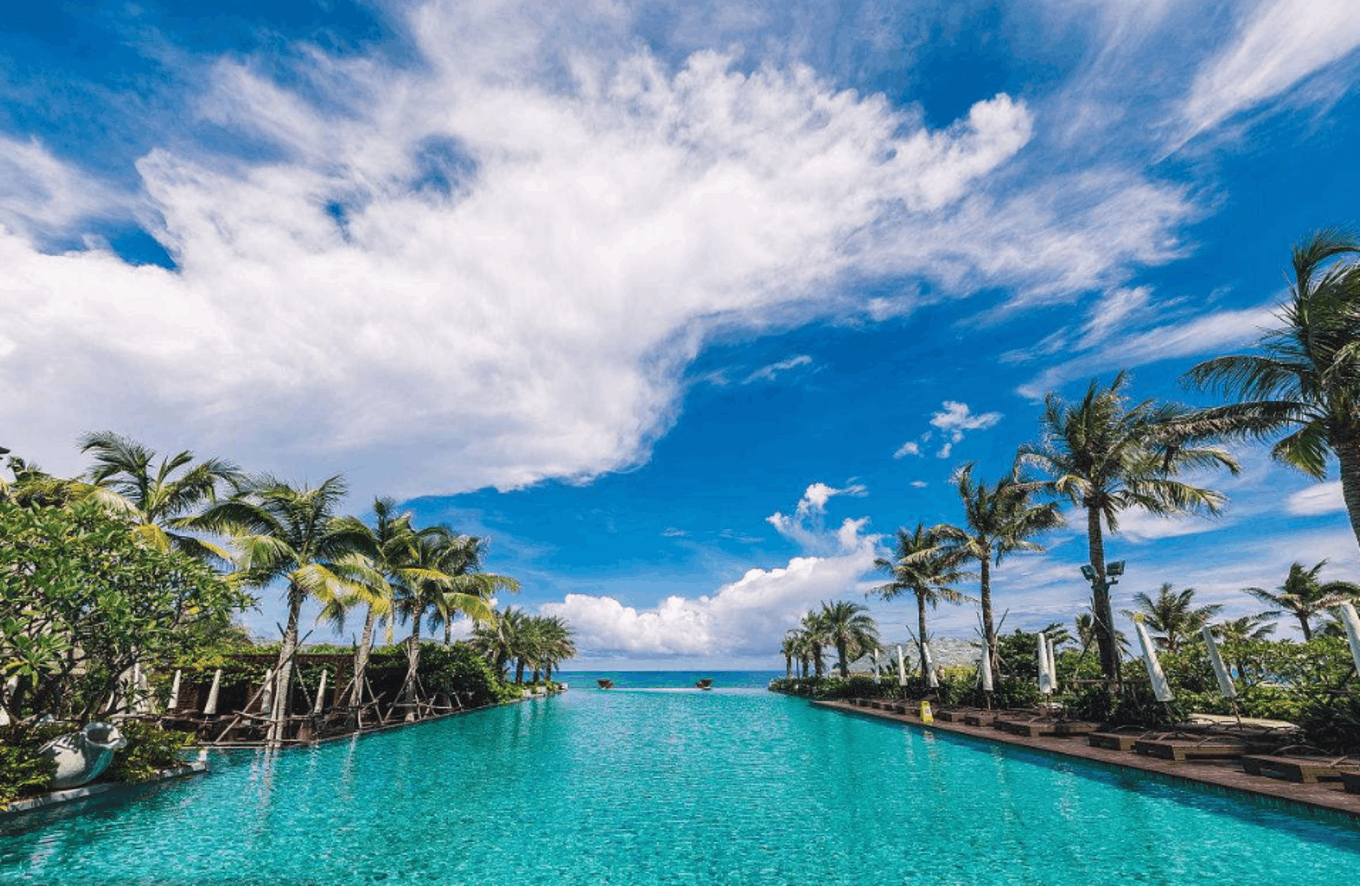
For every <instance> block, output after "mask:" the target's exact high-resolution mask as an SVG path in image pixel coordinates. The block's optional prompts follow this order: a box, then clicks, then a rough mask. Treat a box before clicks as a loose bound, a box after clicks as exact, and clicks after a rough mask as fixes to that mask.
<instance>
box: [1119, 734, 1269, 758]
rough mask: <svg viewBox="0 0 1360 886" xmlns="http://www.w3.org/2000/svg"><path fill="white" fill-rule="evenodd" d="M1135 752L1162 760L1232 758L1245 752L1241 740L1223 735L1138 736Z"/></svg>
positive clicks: (1238, 756) (1245, 748)
mask: <svg viewBox="0 0 1360 886" xmlns="http://www.w3.org/2000/svg"><path fill="white" fill-rule="evenodd" d="M1133 750H1134V752H1135V753H1139V754H1145V755H1147V756H1149V757H1160V758H1162V759H1164V760H1174V761H1176V762H1178V763H1179V762H1185V761H1187V760H1233V759H1237V758H1240V757H1241V756H1242V755H1244V754H1245V753H1246V752H1247V746H1246V745H1245V744H1243V743H1242V742H1241V741H1238V740H1236V739H1232V738H1225V737H1223V736H1217V735H1210V736H1205V737H1204V738H1200V739H1194V738H1140V739H1139V740H1137V741H1135V742H1134V743H1133Z"/></svg>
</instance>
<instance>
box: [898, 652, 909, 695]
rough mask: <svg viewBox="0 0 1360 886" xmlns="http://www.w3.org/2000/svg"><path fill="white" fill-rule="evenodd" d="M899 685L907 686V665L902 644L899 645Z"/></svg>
mask: <svg viewBox="0 0 1360 886" xmlns="http://www.w3.org/2000/svg"><path fill="white" fill-rule="evenodd" d="M897 685H898V686H903V687H905V686H906V685H907V663H906V661H904V660H903V658H902V644H901V643H898V644H897Z"/></svg>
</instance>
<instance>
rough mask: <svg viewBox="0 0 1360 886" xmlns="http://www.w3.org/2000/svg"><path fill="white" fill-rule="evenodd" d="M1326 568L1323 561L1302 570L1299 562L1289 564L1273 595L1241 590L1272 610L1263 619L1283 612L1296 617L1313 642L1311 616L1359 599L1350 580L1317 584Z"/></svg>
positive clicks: (1357, 588) (1357, 587)
mask: <svg viewBox="0 0 1360 886" xmlns="http://www.w3.org/2000/svg"><path fill="white" fill-rule="evenodd" d="M1326 565H1327V561H1326V560H1322V561H1320V562H1319V563H1317V564H1316V565H1314V566H1313V568H1312V569H1304V568H1303V564H1302V563H1297V562H1296V563H1292V564H1290V566H1289V574H1288V575H1287V576H1285V580H1284V584H1282V585H1280V586H1279V587H1278V588H1276V589H1275V592H1274V593H1272V592H1270V591H1267V590H1264V589H1262V588H1244V589H1243V590H1245V591H1246V592H1247V593H1248V594H1251V595H1252V596H1253V597H1255V598H1256V599H1258V600H1260V601H1261V602H1263V603H1266V604H1267V605H1269V606H1274V607H1275V610H1274V611H1272V612H1266V613H1262V617H1263V618H1279V617H1280V616H1281V615H1284V614H1285V613H1288V614H1289V615H1292V616H1294V618H1297V619H1298V620H1299V627H1300V628H1301V629H1302V630H1303V639H1304V641H1305V642H1306V641H1308V640H1311V639H1313V625H1312V621H1313V617H1314V616H1316V615H1318V614H1319V613H1321V612H1323V611H1325V610H1327V609H1331V608H1332V607H1333V606H1340V605H1341V604H1342V603H1345V602H1347V601H1350V600H1355V599H1356V598H1360V585H1357V584H1354V583H1352V582H1349V581H1329V582H1323V581H1320V580H1319V579H1318V573H1320V572H1321V571H1322V567H1324V566H1326Z"/></svg>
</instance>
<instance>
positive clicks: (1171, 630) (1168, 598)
mask: <svg viewBox="0 0 1360 886" xmlns="http://www.w3.org/2000/svg"><path fill="white" fill-rule="evenodd" d="M1194 599H1195V589H1194V588H1186V589H1185V590H1183V591H1180V592H1179V593H1177V592H1176V591H1174V590H1172V585H1171V583H1170V582H1166V583H1163V585H1162V586H1161V588H1160V589H1159V590H1158V592H1157V597H1156V599H1153V598H1152V597H1149V596H1148V595H1147V594H1145V593H1143V592H1142V591H1139V592H1138V593H1136V594H1134V595H1133V602H1134V603H1135V604H1136V605H1137V606H1138V607H1139V608H1140V609H1141V610H1142V613H1141V614H1142V615H1143V622H1144V623H1145V624H1146V625H1147V626H1148V628H1149V629H1150V630H1152V631H1154V632H1156V634H1158V635H1159V636H1157V637H1156V641H1157V645H1158V646H1160V647H1161V648H1163V649H1165V650H1166V651H1167V652H1179V651H1180V648H1181V645H1182V644H1184V643H1185V642H1186V641H1187V640H1188V641H1192V642H1193V641H1194V640H1195V639H1196V638H1197V637H1198V636H1199V629H1200V628H1202V627H1204V626H1205V625H1206V624H1208V623H1209V619H1211V618H1213V617H1214V616H1216V615H1218V613H1219V612H1221V611H1222V610H1223V607H1222V606H1221V605H1219V604H1218V603H1211V604H1209V605H1207V606H1200V607H1198V608H1196V607H1195V605H1194ZM1124 615H1126V616H1127V617H1129V618H1133V617H1134V613H1133V612H1130V611H1129V610H1124Z"/></svg>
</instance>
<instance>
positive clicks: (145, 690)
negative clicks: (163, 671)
mask: <svg viewBox="0 0 1360 886" xmlns="http://www.w3.org/2000/svg"><path fill="white" fill-rule="evenodd" d="M132 688H133V691H134V695H133V699H132V711H133V713H136V714H149V713H151V683H150V682H149V681H148V680H147V679H146V669H145V668H143V667H142V663H141V662H138V663H137V664H135V665H133V666H132Z"/></svg>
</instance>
